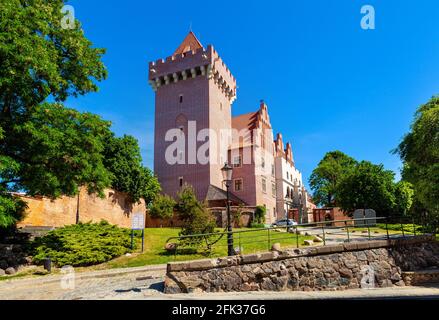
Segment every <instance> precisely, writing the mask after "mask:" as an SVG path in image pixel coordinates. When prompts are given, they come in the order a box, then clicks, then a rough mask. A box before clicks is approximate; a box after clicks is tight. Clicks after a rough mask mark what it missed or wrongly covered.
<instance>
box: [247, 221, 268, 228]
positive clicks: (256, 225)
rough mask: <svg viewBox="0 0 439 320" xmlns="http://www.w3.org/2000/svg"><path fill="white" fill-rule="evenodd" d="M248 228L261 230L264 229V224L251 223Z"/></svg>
mask: <svg viewBox="0 0 439 320" xmlns="http://www.w3.org/2000/svg"><path fill="white" fill-rule="evenodd" d="M250 228H255V229H262V228H265V224H264V223H257V222H252V223H251V224H250Z"/></svg>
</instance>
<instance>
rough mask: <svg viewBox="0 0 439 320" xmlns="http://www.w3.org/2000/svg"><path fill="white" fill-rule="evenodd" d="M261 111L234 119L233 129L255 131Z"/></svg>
mask: <svg viewBox="0 0 439 320" xmlns="http://www.w3.org/2000/svg"><path fill="white" fill-rule="evenodd" d="M258 113H259V111H256V112H250V113H246V114H242V115H239V116H236V117H233V118H232V128H233V129H237V130H242V129H248V130H253V129H254V128H255V123H256V120H257V116H258Z"/></svg>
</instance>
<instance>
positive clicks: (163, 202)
mask: <svg viewBox="0 0 439 320" xmlns="http://www.w3.org/2000/svg"><path fill="white" fill-rule="evenodd" d="M175 206H176V202H175V200H174V199H173V198H172V197H170V196H168V195H161V194H159V195H158V196H157V197H156V198H155V199H154V201H153V203H152V205H151V206H150V208H149V215H150V216H151V217H153V218H159V219H171V218H172V217H173V216H174V209H175Z"/></svg>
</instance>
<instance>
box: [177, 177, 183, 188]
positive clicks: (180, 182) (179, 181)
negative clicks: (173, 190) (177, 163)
mask: <svg viewBox="0 0 439 320" xmlns="http://www.w3.org/2000/svg"><path fill="white" fill-rule="evenodd" d="M178 183H179V185H180V187H183V177H180V178H178Z"/></svg>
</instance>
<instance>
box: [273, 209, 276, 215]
mask: <svg viewBox="0 0 439 320" xmlns="http://www.w3.org/2000/svg"><path fill="white" fill-rule="evenodd" d="M273 217H276V208H273Z"/></svg>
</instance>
